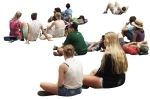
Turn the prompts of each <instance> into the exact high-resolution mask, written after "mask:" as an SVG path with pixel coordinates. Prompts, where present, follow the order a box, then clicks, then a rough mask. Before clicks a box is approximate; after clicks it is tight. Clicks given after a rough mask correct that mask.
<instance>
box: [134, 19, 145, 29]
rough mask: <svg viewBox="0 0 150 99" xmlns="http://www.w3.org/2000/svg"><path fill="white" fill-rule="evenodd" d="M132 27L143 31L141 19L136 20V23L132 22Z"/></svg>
mask: <svg viewBox="0 0 150 99" xmlns="http://www.w3.org/2000/svg"><path fill="white" fill-rule="evenodd" d="M132 25H133V26H135V27H136V28H138V29H143V22H142V21H141V20H139V19H136V20H135V22H132Z"/></svg>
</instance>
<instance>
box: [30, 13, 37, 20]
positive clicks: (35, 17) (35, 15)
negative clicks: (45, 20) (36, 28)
mask: <svg viewBox="0 0 150 99" xmlns="http://www.w3.org/2000/svg"><path fill="white" fill-rule="evenodd" d="M31 19H32V20H36V19H37V13H36V12H35V13H32V14H31Z"/></svg>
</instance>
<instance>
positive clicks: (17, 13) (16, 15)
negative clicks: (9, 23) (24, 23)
mask: <svg viewBox="0 0 150 99" xmlns="http://www.w3.org/2000/svg"><path fill="white" fill-rule="evenodd" d="M21 15H22V13H21V12H20V11H17V12H16V13H15V15H14V17H13V18H15V19H19V18H20V17H21Z"/></svg>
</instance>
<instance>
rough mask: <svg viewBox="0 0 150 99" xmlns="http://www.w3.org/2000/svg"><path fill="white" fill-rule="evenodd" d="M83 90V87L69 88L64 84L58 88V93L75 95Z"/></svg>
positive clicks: (60, 94)
mask: <svg viewBox="0 0 150 99" xmlns="http://www.w3.org/2000/svg"><path fill="white" fill-rule="evenodd" d="M81 92H82V88H81V87H80V88H76V89H67V88H65V87H64V86H63V87H60V88H59V89H58V95H59V96H73V95H77V94H80V93H81Z"/></svg>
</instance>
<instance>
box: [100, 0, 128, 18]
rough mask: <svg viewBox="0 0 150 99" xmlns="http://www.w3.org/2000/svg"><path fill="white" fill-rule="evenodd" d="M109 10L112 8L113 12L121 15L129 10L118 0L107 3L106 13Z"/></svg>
mask: <svg viewBox="0 0 150 99" xmlns="http://www.w3.org/2000/svg"><path fill="white" fill-rule="evenodd" d="M108 10H110V11H111V13H112V14H115V15H121V14H123V13H125V12H126V11H127V10H128V7H127V6H122V7H121V6H120V4H119V3H118V2H115V4H113V3H110V2H109V3H108V4H107V7H106V10H105V11H104V12H103V13H104V14H105V13H107V12H108Z"/></svg>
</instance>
